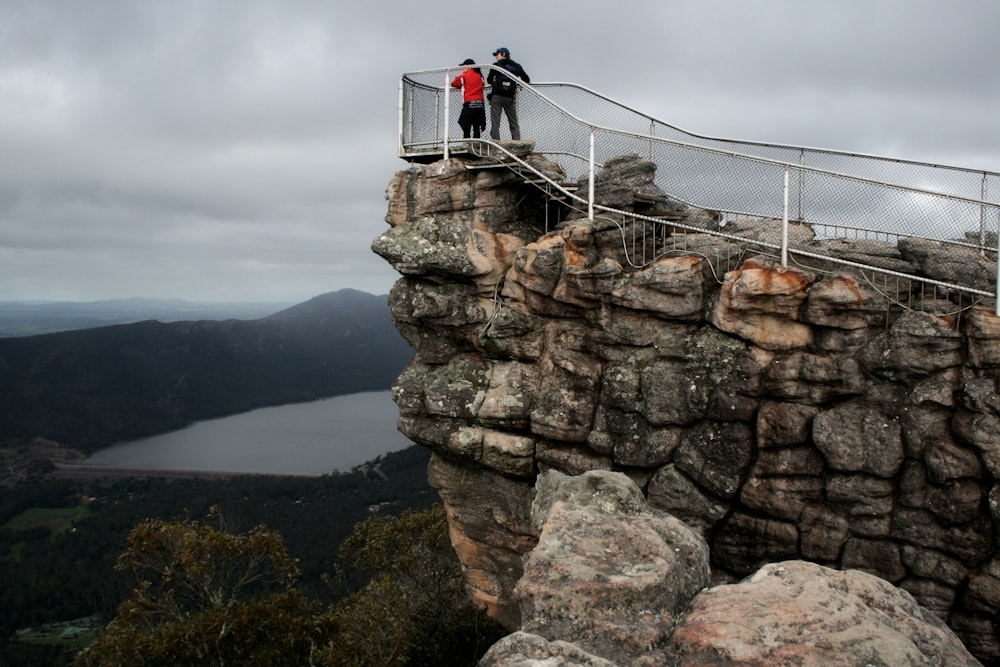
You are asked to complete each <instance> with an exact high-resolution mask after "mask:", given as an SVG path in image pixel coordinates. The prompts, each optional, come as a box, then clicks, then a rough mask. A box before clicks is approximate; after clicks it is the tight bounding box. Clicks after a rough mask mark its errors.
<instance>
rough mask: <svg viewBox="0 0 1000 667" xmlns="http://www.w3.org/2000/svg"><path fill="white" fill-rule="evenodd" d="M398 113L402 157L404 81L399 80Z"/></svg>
mask: <svg viewBox="0 0 1000 667" xmlns="http://www.w3.org/2000/svg"><path fill="white" fill-rule="evenodd" d="M398 112H399V147H398V149H397V150H398V153H397V155H399V156H400V157H402V156H403V79H400V80H399V100H398Z"/></svg>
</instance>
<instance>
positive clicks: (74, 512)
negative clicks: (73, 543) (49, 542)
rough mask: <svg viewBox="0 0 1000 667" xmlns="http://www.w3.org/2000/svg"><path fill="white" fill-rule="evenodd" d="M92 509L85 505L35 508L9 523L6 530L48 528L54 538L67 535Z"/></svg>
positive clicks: (22, 513)
mask: <svg viewBox="0 0 1000 667" xmlns="http://www.w3.org/2000/svg"><path fill="white" fill-rule="evenodd" d="M89 514H90V508H89V507H87V506H85V505H77V506H76V507H33V508H31V509H29V510H25V511H23V512H21V513H20V514H18V515H17V516H15V517H14V518H13V519H11V520H10V521H8V522H7V523H6V525H5V526H4V527H5V528H9V529H10V530H11V531H14V532H17V531H21V530H30V529H32V528H48V529H49V530H51V531H52V537H53V538H54V537H56V536H57V535H61V534H62V533H65V532H66V531H68V530H69V529H70V528H72V527H73V524H74V523H75V522H77V521H80V520H82V519H84V518H86V517H87V516H88V515H89Z"/></svg>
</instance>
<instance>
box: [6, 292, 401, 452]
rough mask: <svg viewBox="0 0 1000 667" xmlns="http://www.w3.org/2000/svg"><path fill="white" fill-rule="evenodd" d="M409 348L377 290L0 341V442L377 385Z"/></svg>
mask: <svg viewBox="0 0 1000 667" xmlns="http://www.w3.org/2000/svg"><path fill="white" fill-rule="evenodd" d="M412 356H413V350H412V349H411V348H410V346H409V345H408V344H407V343H406V341H405V340H404V339H403V338H402V337H401V336H400V335H399V333H398V332H397V331H396V329H395V327H394V326H393V324H392V320H391V317H390V312H389V306H388V303H387V298H386V297H385V296H384V295H383V296H374V295H371V294H367V293H365V292H359V291H356V290H340V291H337V292H330V293H327V294H321V295H319V296H317V297H314V298H313V299H310V300H308V301H306V302H304V303H301V304H298V305H295V306H292V307H291V308H286V309H284V310H280V311H278V312H275V313H273V314H270V315H267V316H264V317H261V318H259V319H252V320H240V319H226V320H185V321H177V322H161V321H157V320H147V321H142V322H135V323H131V324H116V325H111V326H102V327H95V328H87V329H78V330H73V331H62V332H58V333H48V334H41V335H33V336H26V337H16V338H0V446H11V445H18V444H22V443H25V442H28V441H30V440H32V439H34V438H44V439H46V440H51V441H55V442H57V443H59V444H61V445H63V446H65V447H69V448H73V449H79V450H81V451H84V452H92V451H94V450H96V449H99V448H101V447H104V446H107V445H109V444H112V443H114V442H120V441H125V440H132V439H136V438H141V437H146V436H149V435H154V434H157V433H163V432H166V431H170V430H174V429H177V428H181V427H183V426H186V425H188V424H190V423H192V422H194V421H199V420H204V419H212V418H216V417H222V416H225V415H229V414H235V413H239V412H245V411H247V410H252V409H255V408H258V407H265V406H271V405H281V404H285V403H294V402H302V401H310V400H317V399H320V398H326V397H329V396H336V395H341V394H349V393H355V392H361V391H372V390H381V389H388V388H389V386H390V385H391V383H392V381H393V379H394V378H395V377H396V376H397V375H398V374H399V372H400V371H401V370H402V368H403V366H405V364H406V363H407V362H408V361H409V359H410V358H411V357H412Z"/></svg>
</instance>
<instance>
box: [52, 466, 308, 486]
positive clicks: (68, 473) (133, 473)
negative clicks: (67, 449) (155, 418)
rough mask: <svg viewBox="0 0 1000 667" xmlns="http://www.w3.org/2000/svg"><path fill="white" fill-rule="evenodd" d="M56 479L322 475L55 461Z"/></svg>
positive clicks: (301, 476)
mask: <svg viewBox="0 0 1000 667" xmlns="http://www.w3.org/2000/svg"><path fill="white" fill-rule="evenodd" d="M48 476H49V477H53V478H56V479H69V480H81V481H94V480H101V479H128V478H135V477H163V478H166V479H230V478H232V477H249V476H253V477H293V478H306V479H309V478H314V477H322V475H307V474H304V473H302V474H293V473H264V472H236V471H220V470H176V469H170V468H129V467H120V466H100V465H91V464H88V463H55V462H53V469H52V471H51V472H50V473H49V475H48Z"/></svg>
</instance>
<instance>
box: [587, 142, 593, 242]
mask: <svg viewBox="0 0 1000 667" xmlns="http://www.w3.org/2000/svg"><path fill="white" fill-rule="evenodd" d="M588 180H589V185H590V194H589V195H588V197H587V199H588V200H589V201H588V202H587V219H588V220H590V221H591V222H593V221H594V128H590V175H589V176H588Z"/></svg>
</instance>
